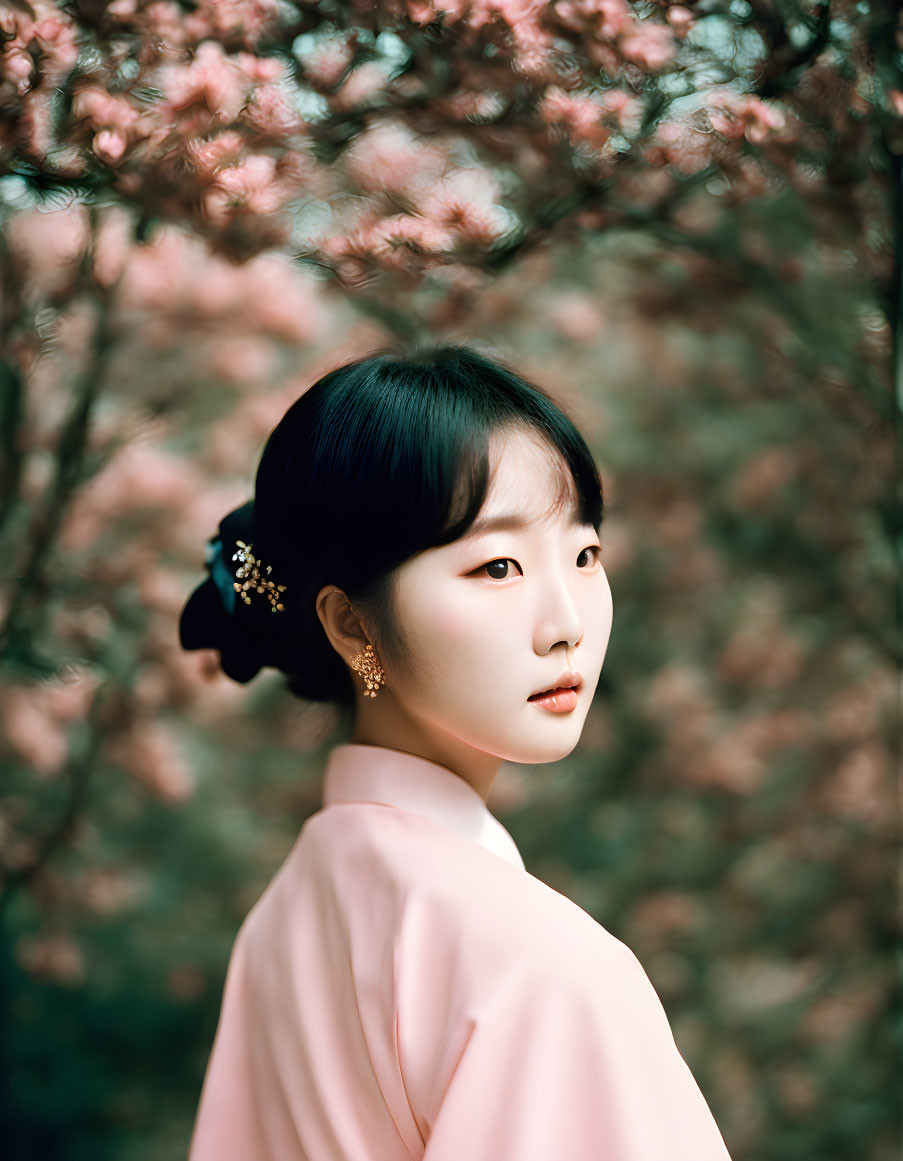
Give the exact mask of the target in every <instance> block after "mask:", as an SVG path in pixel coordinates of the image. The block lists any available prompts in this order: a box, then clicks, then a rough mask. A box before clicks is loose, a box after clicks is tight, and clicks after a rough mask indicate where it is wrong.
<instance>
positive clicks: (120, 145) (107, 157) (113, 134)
mask: <svg viewBox="0 0 903 1161" xmlns="http://www.w3.org/2000/svg"><path fill="white" fill-rule="evenodd" d="M127 145H128V137H126V135H125V134H124V133H122V132H120V130H118V129H101V131H100V132H99V133H98V134H96V136H95V137H94V141H93V142H92V144H91V148H92V149H93V150H94V152H95V153H96V154H97V156H98V157H99V158H100V160H101V161H105V162H106V163H107V165H115V164H116V163H117V161H119V160H120V159H121V158H122V155H123V153H125V150H126V146H127Z"/></svg>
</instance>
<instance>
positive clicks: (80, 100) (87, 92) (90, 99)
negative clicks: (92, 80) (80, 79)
mask: <svg viewBox="0 0 903 1161" xmlns="http://www.w3.org/2000/svg"><path fill="white" fill-rule="evenodd" d="M72 116H73V117H74V118H75V119H76V120H82V119H85V120H88V121H90V122H91V124H92V125H93V126H94V127H95V128H97V129H119V130H126V129H129V128H130V127H131V126H132V125H133V124H134V123H135V122H136V121H137V120H138V117H139V114H138V112H137V110H135V109H133V108H132V106H131V105H130V104H129V101H128V98H127V97H123V96H113V95H111V94H110V93H108V92H107V91H106V89H103V88H101V86H100V85H97V84H87V85H82V86H81V87H80V88H79V89H78V90H77V91H76V93H75V95H74V96H73V98H72Z"/></svg>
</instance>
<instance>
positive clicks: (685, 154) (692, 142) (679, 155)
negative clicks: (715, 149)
mask: <svg viewBox="0 0 903 1161" xmlns="http://www.w3.org/2000/svg"><path fill="white" fill-rule="evenodd" d="M710 137H711V134H705V133H702V132H700V131H698V130H695V129H693V128H692V126H690V125H686V124H683V123H681V122H676V121H663V122H661V123H660V124H659V125H658V126H657V127H656V130H655V137H654V140H653V143H652V144H651V145H649V146H647V147H646V148H645V149H644V150H643V156H644V157H645V158H646V160H647V161H649V162H650V163H651V164H652V165H673V166H674V167H675V168H676V169H678V170H680V172H681V173H686V174H691V173H697V172H698V171H699V170H700V169H702V168H703V167H704V166H705V165H706V164H707V163H708V161H709V159H710V156H711V152H710V143H709V139H710Z"/></svg>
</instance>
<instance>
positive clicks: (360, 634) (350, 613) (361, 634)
mask: <svg viewBox="0 0 903 1161" xmlns="http://www.w3.org/2000/svg"><path fill="white" fill-rule="evenodd" d="M316 610H317V616H318V617H319V618H320V624H321V625H322V626H323V630H324V632H325V633H326V636H327V637H328V638H329V643H330V644H331V645H332V647H333V649H335V651H336V653H338V655H339V656H340V657H341V658H342V660H343V661H345V662H346V664H348V665H350V664H351V658H352V657H355V656H357V654H358V653H362V652H363V651H364V649H365V648H366V647H367V645H368V644H369V643H370V642H369V638H368V637H367V634H366V633H365V631H364V626H363V624H362V623H361V619H360V617H359V616H358V615H357V612H356V610H355V609H354V607H353V606H352V604H351V602H350V601H349V600H348V597H347V596H346V595H345V593H344V592H343V591H342V589H340V588H338V587H337V586H336V585H324V586H323V588H321V589H320V591H319V592H318V593H317V599H316Z"/></svg>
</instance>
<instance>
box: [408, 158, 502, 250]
mask: <svg viewBox="0 0 903 1161" xmlns="http://www.w3.org/2000/svg"><path fill="white" fill-rule="evenodd" d="M498 193H499V188H498V182H497V181H496V179H495V177H494V176H493V175H492V174H490V173H489V171H488V170H485V169H457V170H454V171H453V172H452V173H449V174H447V175H446V176H445V177H444V178H443V179H442V180H441V181H439V182H437V183H436V184H435V185H434V186H432V187H431V188H430V189H429V190H428V192H427V193H426V196H425V197H422V198H421V199H420V203H419V208H420V209H421V211H422V213H423V214H424V216H425V217H426V218H427V219H428V220H431V221H433V222H435V223H437V224H440V225H442V226H451V227H453V228H455V229H456V230H457V231H458V232H459V233H460V234H462V235H464V236H465V237H467V238H468V239H470V240H471V241H475V242H480V243H482V244H486V243H488V242H491V241H492V240H493V239H494V238H496V237H498V235H499V234H500V233H502V232H503V230H504V228H505V221H504V217H503V215H502V212H501V208H500V206H499V205H498V201H497V197H498Z"/></svg>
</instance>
